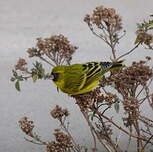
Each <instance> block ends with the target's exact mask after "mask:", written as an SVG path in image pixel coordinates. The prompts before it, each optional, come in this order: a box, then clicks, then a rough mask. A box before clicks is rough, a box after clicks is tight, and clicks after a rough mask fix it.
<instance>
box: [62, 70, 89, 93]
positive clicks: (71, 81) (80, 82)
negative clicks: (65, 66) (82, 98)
mask: <svg viewBox="0 0 153 152" xmlns="http://www.w3.org/2000/svg"><path fill="white" fill-rule="evenodd" d="M64 82H65V84H64V87H65V88H67V89H70V90H73V91H79V90H81V88H82V87H83V86H84V84H85V82H86V74H85V73H83V71H73V70H72V71H69V72H68V73H66V75H65V80H64Z"/></svg>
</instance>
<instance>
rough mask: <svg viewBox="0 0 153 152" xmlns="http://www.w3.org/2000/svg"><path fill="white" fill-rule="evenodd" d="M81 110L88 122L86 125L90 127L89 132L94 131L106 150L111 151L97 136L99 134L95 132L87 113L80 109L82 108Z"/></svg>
mask: <svg viewBox="0 0 153 152" xmlns="http://www.w3.org/2000/svg"><path fill="white" fill-rule="evenodd" d="M81 112H82V114H83V116H84V118H85V120H86V121H87V123H88V125H89V127H90V130H91V132H94V133H95V134H96V136H97V138H98V139H99V142H100V143H101V144H102V145H103V146H104V147H105V148H106V149H107V151H108V152H112V151H111V150H110V148H109V147H108V146H107V145H106V144H105V143H104V142H103V141H102V140H101V139H100V137H99V135H98V134H97V132H96V130H95V128H94V127H93V125H92V124H91V122H90V121H89V119H88V116H87V114H86V113H85V112H84V111H82V110H81Z"/></svg>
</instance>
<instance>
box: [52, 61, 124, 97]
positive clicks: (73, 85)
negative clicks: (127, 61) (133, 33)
mask: <svg viewBox="0 0 153 152" xmlns="http://www.w3.org/2000/svg"><path fill="white" fill-rule="evenodd" d="M123 61H124V60H121V61H118V62H87V63H83V64H72V65H57V66H55V67H53V69H52V71H51V74H50V78H51V79H52V81H53V82H54V83H55V85H56V86H57V88H58V89H60V90H61V91H62V92H64V93H67V94H68V95H82V94H86V93H89V92H90V91H92V90H93V89H94V88H95V87H96V86H98V84H99V81H100V80H102V79H103V76H104V74H105V73H106V72H108V71H112V70H116V69H119V68H122V67H124V65H123Z"/></svg>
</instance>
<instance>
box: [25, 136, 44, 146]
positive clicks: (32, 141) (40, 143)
mask: <svg viewBox="0 0 153 152" xmlns="http://www.w3.org/2000/svg"><path fill="white" fill-rule="evenodd" d="M24 139H25V140H26V141H28V142H31V143H33V144H36V145H47V143H42V142H39V143H38V142H35V141H34V140H32V139H31V140H30V139H28V138H26V137H24Z"/></svg>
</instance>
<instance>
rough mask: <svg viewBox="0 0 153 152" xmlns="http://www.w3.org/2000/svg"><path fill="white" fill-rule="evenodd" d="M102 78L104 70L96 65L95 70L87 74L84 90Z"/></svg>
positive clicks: (90, 70)
mask: <svg viewBox="0 0 153 152" xmlns="http://www.w3.org/2000/svg"><path fill="white" fill-rule="evenodd" d="M101 78H102V69H101V67H100V66H98V65H96V66H95V67H94V68H92V69H89V70H88V71H87V73H86V82H85V85H84V88H86V87H88V86H89V85H90V84H91V83H93V82H95V81H97V80H100V79H101Z"/></svg>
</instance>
